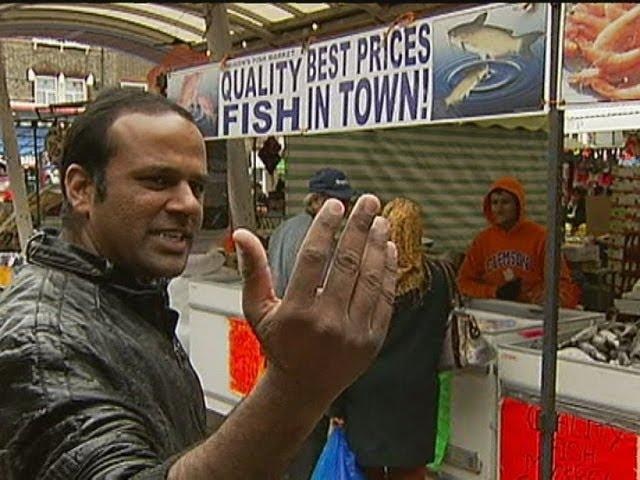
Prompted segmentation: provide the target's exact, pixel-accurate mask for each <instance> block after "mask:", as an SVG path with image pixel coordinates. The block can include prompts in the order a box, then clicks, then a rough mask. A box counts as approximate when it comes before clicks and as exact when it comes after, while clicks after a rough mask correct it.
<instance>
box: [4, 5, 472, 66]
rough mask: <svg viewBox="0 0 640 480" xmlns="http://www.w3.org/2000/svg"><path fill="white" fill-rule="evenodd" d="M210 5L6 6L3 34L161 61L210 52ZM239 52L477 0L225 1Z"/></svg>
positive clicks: (337, 32)
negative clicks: (181, 51) (185, 52)
mask: <svg viewBox="0 0 640 480" xmlns="http://www.w3.org/2000/svg"><path fill="white" fill-rule="evenodd" d="M206 5H207V4H205V3H4V4H0V37H5V38H6V37H27V38H29V37H45V38H54V39H56V40H66V41H68V42H76V43H82V44H88V45H95V46H104V47H111V48H115V49H118V50H121V51H125V52H128V53H131V54H134V55H138V56H140V57H143V58H146V59H148V60H151V61H153V62H159V61H160V59H161V58H162V57H163V56H164V54H165V53H166V52H168V51H169V50H170V49H171V47H172V46H173V45H175V44H176V43H179V42H184V43H188V44H190V45H192V46H193V47H195V48H196V49H201V50H205V49H206V40H205V28H206V27H205V9H206ZM226 5H227V11H228V15H229V23H230V28H231V31H232V35H233V44H234V51H233V52H230V53H232V54H234V55H241V54H244V53H251V52H256V51H259V50H268V49H274V48H278V47H285V46H288V45H294V44H296V43H300V42H302V41H303V40H305V39H306V38H308V37H309V36H311V35H313V36H315V37H317V38H323V37H328V36H334V35H338V34H343V33H346V32H349V31H354V30H357V29H360V28H365V27H371V26H375V25H383V24H387V23H388V22H392V21H393V20H394V19H396V18H397V17H398V16H399V15H402V14H403V13H406V12H414V13H415V15H416V16H417V17H421V16H425V15H433V14H436V13H441V12H444V11H451V10H457V9H461V8H468V7H471V6H473V5H478V4H477V3H475V4H474V3H457V4H446V3H400V4H392V3H227V4H226Z"/></svg>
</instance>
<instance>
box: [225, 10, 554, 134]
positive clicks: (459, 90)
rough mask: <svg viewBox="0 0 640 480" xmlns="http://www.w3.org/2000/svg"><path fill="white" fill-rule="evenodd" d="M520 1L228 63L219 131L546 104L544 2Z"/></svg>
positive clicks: (362, 125)
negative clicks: (529, 2) (528, 2)
mask: <svg viewBox="0 0 640 480" xmlns="http://www.w3.org/2000/svg"><path fill="white" fill-rule="evenodd" d="M526 5H533V6H530V7H527V8H524V7H523V4H515V5H514V4H508V5H504V4H490V5H489V6H483V7H479V8H474V9H472V10H468V11H465V12H464V13H456V14H449V15H442V16H438V17H432V18H425V19H419V20H416V21H410V22H398V23H397V24H394V25H391V26H389V27H384V28H378V29H374V30H367V31H364V32H359V33H356V34H352V35H347V36H343V37H337V38H334V39H331V40H326V41H322V42H317V43H316V42H310V43H309V44H307V45H305V46H303V47H296V48H287V49H281V50H276V51H271V52H266V53H261V54H257V55H252V56H246V57H240V58H237V59H232V60H229V61H227V62H226V63H225V64H224V65H223V66H222V67H221V73H220V80H219V81H220V85H219V89H218V90H219V91H218V94H219V99H218V105H219V106H220V122H219V125H218V137H220V138H228V137H247V136H248V137H252V136H264V135H282V134H298V133H328V132H337V131H349V130H358V129H372V128H383V127H392V126H410V125H419V124H425V123H429V122H436V121H454V120H459V119H462V118H465V119H470V118H482V117H492V116H513V115H518V114H531V113H535V112H539V111H541V110H544V101H543V100H544V92H545V88H544V87H545V77H546V76H545V63H546V58H545V57H546V48H545V47H546V41H545V40H546V32H547V23H548V19H547V16H548V15H547V6H546V4H526Z"/></svg>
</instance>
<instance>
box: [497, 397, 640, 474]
mask: <svg viewBox="0 0 640 480" xmlns="http://www.w3.org/2000/svg"><path fill="white" fill-rule="evenodd" d="M539 415H540V407H539V406H538V405H532V404H529V403H525V402H522V401H520V400H515V399H513V398H504V399H503V400H502V407H501V422H502V423H501V430H500V479H501V480H537V479H539V478H540V477H539V476H538V469H539V457H540V455H539V438H540V437H539V435H540V432H539V431H538V430H537V424H538V423H537V422H538V417H539ZM637 444H638V436H637V435H636V434H635V433H632V432H629V431H627V430H622V429H619V428H615V427H611V426H607V425H604V424H601V423H597V422H594V421H591V420H587V419H584V418H581V417H578V416H575V415H569V414H565V413H561V414H560V415H559V417H558V432H557V433H556V441H555V448H554V452H555V453H554V476H553V478H554V480H638V479H639V478H640V476H638V473H637V458H638V445H637Z"/></svg>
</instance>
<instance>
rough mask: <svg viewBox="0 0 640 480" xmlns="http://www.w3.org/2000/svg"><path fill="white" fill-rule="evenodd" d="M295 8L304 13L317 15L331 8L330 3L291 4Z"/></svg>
mask: <svg viewBox="0 0 640 480" xmlns="http://www.w3.org/2000/svg"><path fill="white" fill-rule="evenodd" d="M289 5H291V6H292V7H293V8H297V9H298V10H300V11H301V12H302V13H315V12H320V11H322V10H327V9H328V8H331V6H330V5H329V4H328V3H289Z"/></svg>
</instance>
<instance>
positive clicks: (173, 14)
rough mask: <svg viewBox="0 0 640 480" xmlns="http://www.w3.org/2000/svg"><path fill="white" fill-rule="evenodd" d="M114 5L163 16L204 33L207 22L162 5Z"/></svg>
mask: <svg viewBox="0 0 640 480" xmlns="http://www.w3.org/2000/svg"><path fill="white" fill-rule="evenodd" d="M113 5H122V6H125V7H129V8H135V9H138V10H141V11H143V12H147V13H152V14H155V15H162V16H163V17H167V20H168V21H176V22H180V23H185V24H187V25H190V26H192V27H194V28H197V29H200V30H202V31H203V32H204V29H205V21H204V18H202V17H201V16H198V15H194V14H193V13H189V12H185V11H178V10H176V9H175V8H170V7H165V6H163V5H162V4H160V3H132V2H126V3H124V2H123V3H113Z"/></svg>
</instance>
